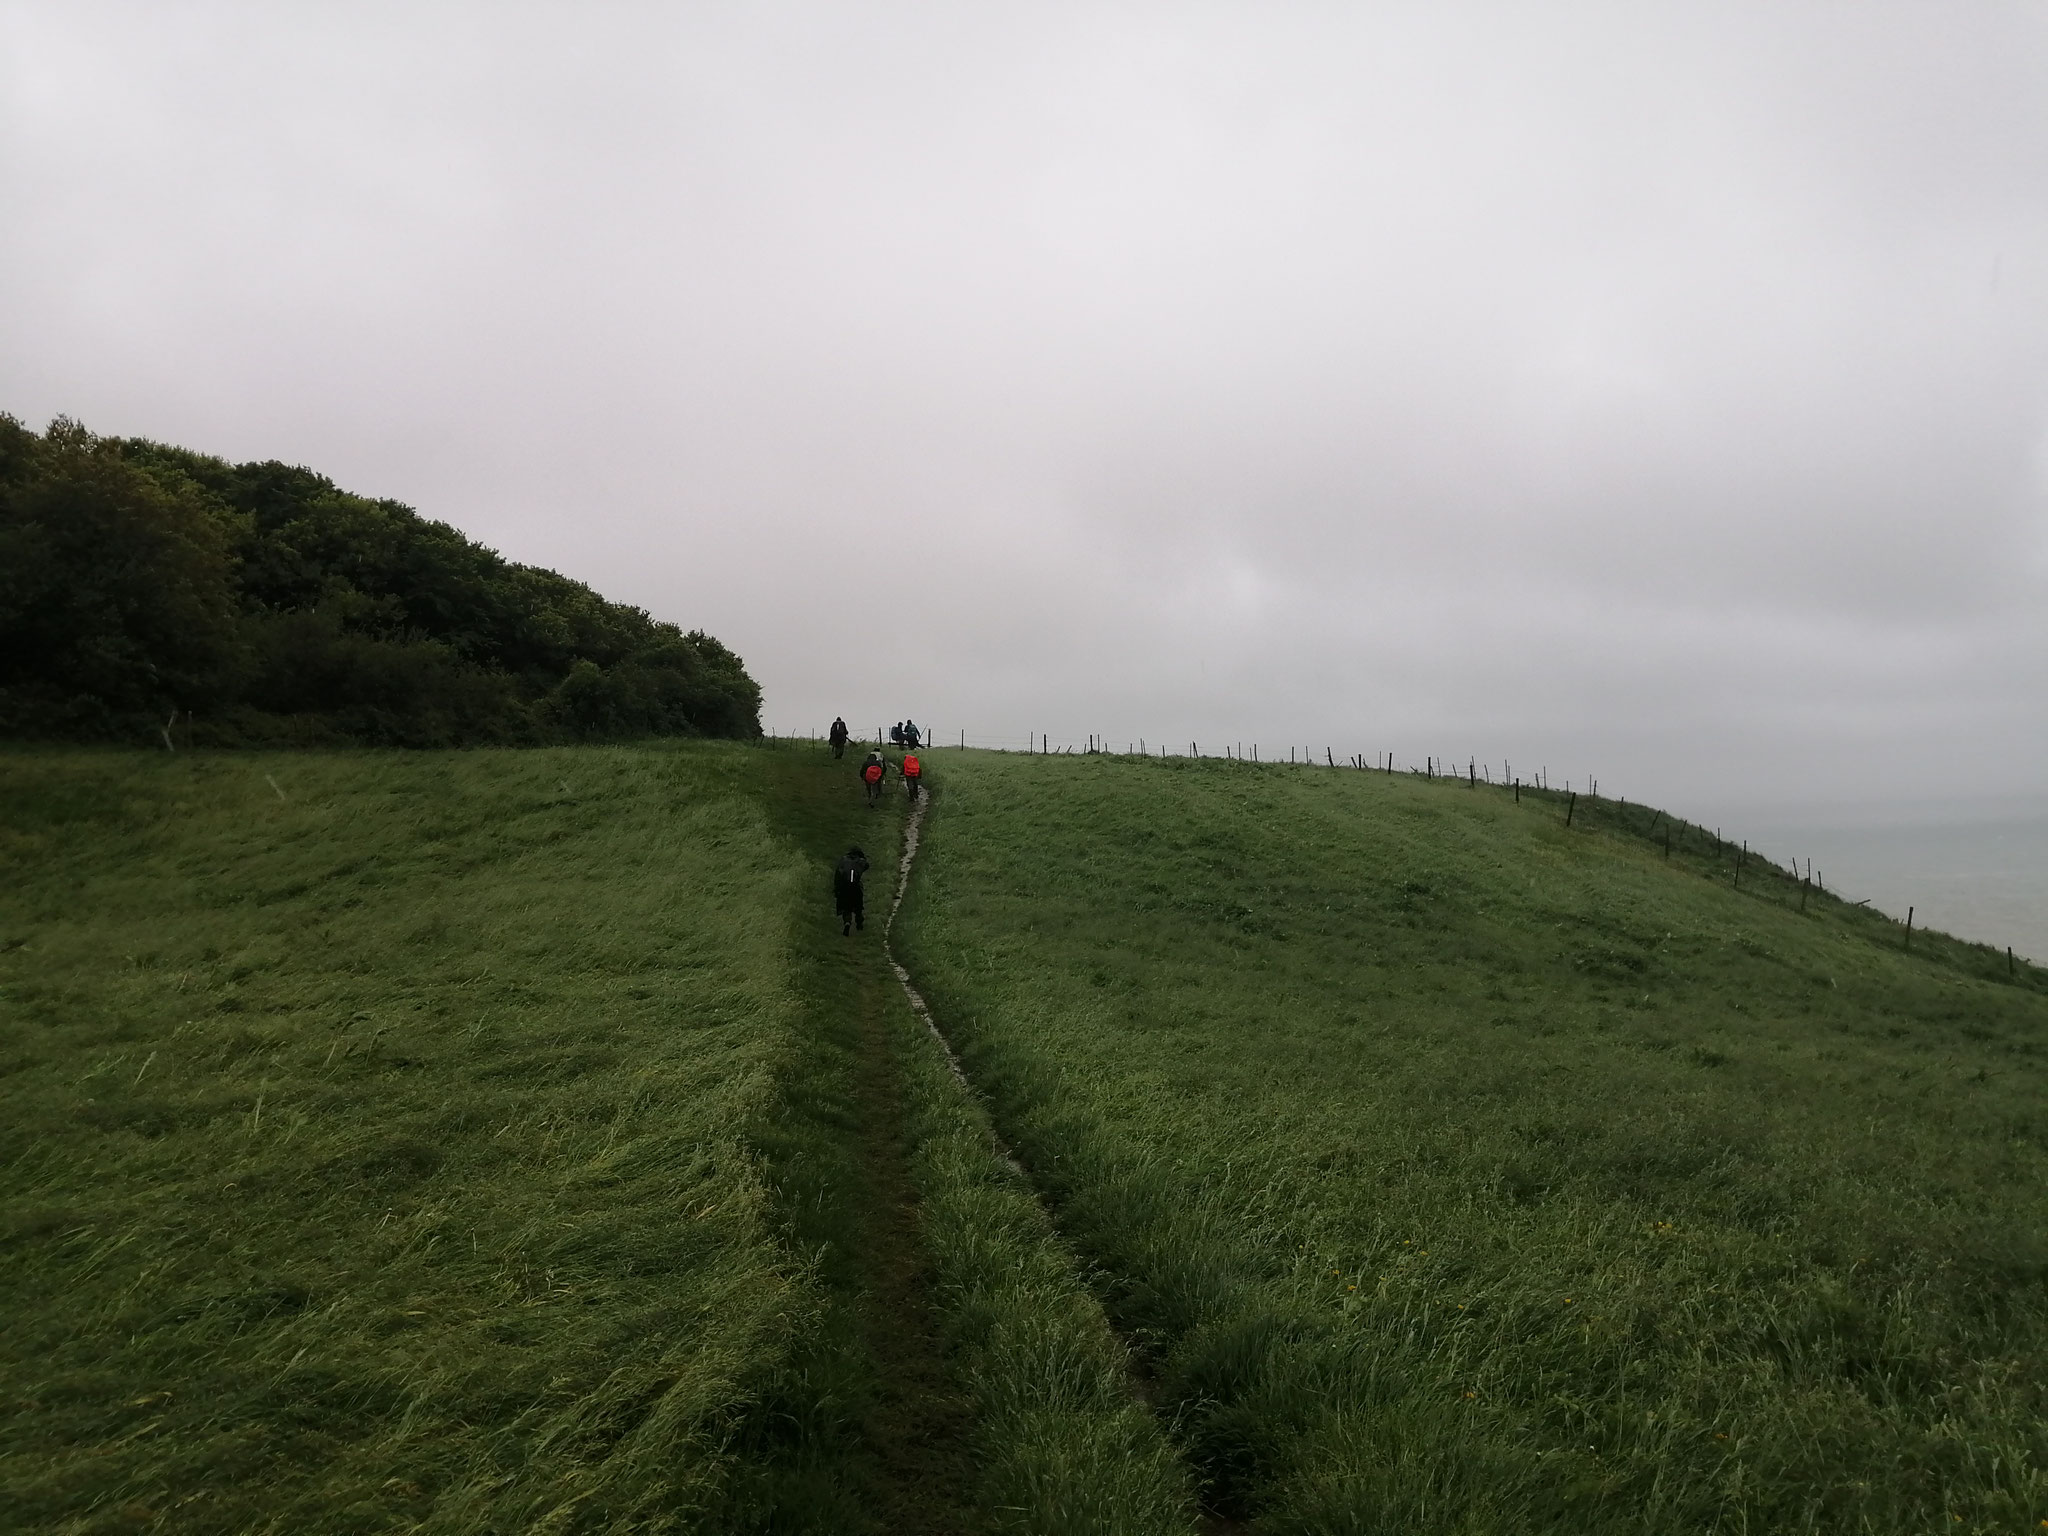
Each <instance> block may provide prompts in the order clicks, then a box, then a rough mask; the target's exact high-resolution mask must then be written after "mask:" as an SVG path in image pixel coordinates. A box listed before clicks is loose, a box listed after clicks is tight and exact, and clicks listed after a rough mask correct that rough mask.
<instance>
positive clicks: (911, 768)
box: [903, 752, 924, 779]
mask: <svg viewBox="0 0 2048 1536" xmlns="http://www.w3.org/2000/svg"><path fill="white" fill-rule="evenodd" d="M923 771H924V770H923V769H921V768H919V767H918V766H917V754H916V753H915V752H912V753H910V754H908V755H907V756H905V758H904V759H903V777H905V778H906V779H914V778H916V777H917V776H918V774H920V773H922V772H923Z"/></svg>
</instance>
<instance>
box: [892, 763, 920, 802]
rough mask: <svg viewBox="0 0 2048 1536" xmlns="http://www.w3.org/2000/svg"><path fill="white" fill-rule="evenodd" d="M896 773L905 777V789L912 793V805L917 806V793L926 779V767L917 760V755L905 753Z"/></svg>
mask: <svg viewBox="0 0 2048 1536" xmlns="http://www.w3.org/2000/svg"><path fill="white" fill-rule="evenodd" d="M896 771H897V772H898V773H900V774H902V775H903V787H904V788H905V789H907V790H909V791H910V803H911V804H912V805H915V804H917V791H918V788H919V786H920V785H921V784H922V782H923V779H924V765H923V764H922V763H920V762H918V760H917V753H915V752H905V753H904V754H903V761H902V762H901V763H899V764H897V765H896Z"/></svg>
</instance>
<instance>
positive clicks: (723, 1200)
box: [0, 743, 1190, 1536]
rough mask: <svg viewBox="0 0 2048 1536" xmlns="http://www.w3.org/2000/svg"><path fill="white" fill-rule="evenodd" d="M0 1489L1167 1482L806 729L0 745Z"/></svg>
mask: <svg viewBox="0 0 2048 1536" xmlns="http://www.w3.org/2000/svg"><path fill="white" fill-rule="evenodd" d="M0 804H4V808H5V814H4V818H0V1009H4V1019H0V1029H4V1033H0V1167H4V1174H0V1177H4V1181H5V1182H4V1198H0V1240H4V1246H0V1306H4V1308H5V1311H6V1316H7V1318H8V1326H7V1328H6V1329H5V1332H4V1344H0V1404H4V1410H5V1411H4V1412H0V1490H4V1493H0V1526H4V1527H5V1528H6V1529H9V1530H16V1529H19V1530H44V1531H63V1532H67V1533H70V1532H99V1531H106V1532H116V1531H150V1530H161V1531H178V1532H205V1531H223V1532H225V1531H235V1532H243V1531H280V1532H282V1531H291V1532H298V1531H316V1532H317V1531H337V1532H339V1531H348V1532H358V1531H379V1530H390V1531H399V1530H421V1531H451V1532H453V1531H462V1532H471V1531H480V1530H495V1531H506V1532H511V1531H561V1532H568V1531H578V1530H587V1531H599V1530H601V1531H635V1530H644V1531H657V1530H658V1531H707V1532H710V1531H716V1532H727V1531H763V1532H766V1531H773V1532H783V1533H797V1532H833V1533H861V1532H880V1531H887V1532H892V1533H898V1532H900V1533H904V1536H910V1533H919V1532H939V1531H982V1530H999V1529H1000V1530H1015V1531H1022V1532H1038V1533H1045V1536H1067V1533H1081V1532H1092V1533H1101V1536H1110V1533H1122V1532H1129V1533H1139V1536H1144V1533H1151V1532H1162V1533H1163V1532H1170V1531H1184V1530H1186V1529H1187V1528H1188V1509H1189V1505H1190V1499H1189V1491H1188V1489H1189V1484H1188V1479H1187V1477H1186V1474H1185V1472H1184V1470H1183V1468H1182V1466H1181V1464H1180V1462H1179V1461H1178V1459H1177V1457H1176V1456H1175V1454H1174V1453H1173V1451H1172V1450H1171V1448H1170V1447H1169V1446H1168V1444H1167V1442H1166V1439H1165V1437H1164V1435H1163V1434H1162V1433H1161V1431H1160V1429H1159V1427H1158V1425H1157V1424H1156V1422H1155V1421H1154V1420H1153V1419H1152V1418H1151V1417H1150V1416H1149V1415H1148V1414H1146V1413H1145V1412H1144V1411H1143V1410H1142V1409H1140V1408H1139V1407H1138V1406H1137V1405H1136V1404H1135V1402H1134V1401H1133V1399H1132V1397H1131V1395H1130V1392H1129V1384H1128V1379H1127V1378H1126V1376H1125V1375H1124V1374H1123V1364H1124V1361H1123V1356H1122V1352H1121V1347H1120V1346H1119V1345H1118V1344H1117V1342H1116V1340H1115V1338H1114V1337H1113V1335H1112V1334H1111V1333H1110V1331H1109V1329H1108V1326H1107V1324H1106V1322H1105V1320H1104V1318H1103V1315H1102V1312H1101V1310H1100V1308H1099V1306H1098V1305H1097V1304H1096V1303H1095V1301H1094V1299H1093V1297H1092V1295H1091V1294H1090V1292H1089V1291H1088V1289H1087V1288H1086V1286H1085V1285H1084V1284H1083V1283H1082V1281H1081V1278H1080V1275H1079V1272H1078V1269H1077V1266H1076V1263H1075V1260H1074V1258H1073V1256H1072V1255H1071V1254H1070V1253H1069V1252H1068V1251H1067V1250H1066V1249H1065V1248H1064V1247H1063V1246H1062V1245H1061V1244H1060V1242H1059V1241H1058V1239H1057V1237H1056V1236H1055V1235H1054V1233H1053V1232H1052V1229H1051V1227H1050V1225H1049V1224H1048V1223H1047V1222H1046V1220H1045V1217H1044V1214H1043V1212H1042V1211H1040V1210H1039V1208H1038V1207H1037V1206H1036V1204H1035V1203H1034V1201H1033V1199H1032V1196H1031V1193H1030V1191H1029V1190H1028V1188H1026V1187H1025V1186H1024V1185H1023V1184H1022V1183H1021V1182H1020V1181H1019V1180H1018V1179H1017V1177H1016V1175H1015V1174H1014V1173H1013V1172H1012V1171H1011V1170H1009V1169H1008V1168H1007V1167H1006V1166H1005V1165H1004V1164H1003V1163H1002V1161H1001V1159H1000V1157H999V1156H998V1154H997V1152H996V1149H995V1147H994V1145H993V1143H992V1142H991V1140H990V1139H989V1136H988V1131H987V1125H986V1122H985V1120H982V1119H980V1118H978V1113H979V1112H978V1110H977V1109H976V1108H975V1106H974V1103H973V1101H972V1100H971V1098H970V1097H969V1095H968V1094H967V1093H966V1091H965V1090H964V1089H963V1088H962V1087H961V1085H959V1084H958V1083H957V1082H956V1081H954V1080H953V1079H952V1078H951V1076H950V1075H949V1074H948V1073H947V1072H946V1070H945V1068H944V1065H943V1058H942V1055H941V1053H940V1051H939V1048H938V1047H937V1045H936V1044H935V1043H934V1042H933V1041H932V1040H931V1039H930V1037H929V1036H928V1035H927V1034H926V1033H925V1031H924V1030H923V1028H922V1026H921V1025H919V1024H918V1023H917V1022H916V1021H915V1019H914V1018H913V1016H912V1015H911V1013H910V1011H909V1009H908V1008H907V1006H906V1005H905V1004H904V1002H903V999H902V996H901V994H900V992H899V991H898V990H897V988H896V985H895V982H894V979H893V977H892V976H891V975H890V973H889V972H888V970H887V968H886V966H885V965H884V964H883V962H882V959H881V955H880V945H879V934H878V932H877V930H876V926H875V925H873V924H871V926H870V929H869V931H868V933H867V934H865V935H863V936H862V937H861V938H859V939H856V940H843V939H842V938H841V937H840V934H839V930H838V926H837V924H836V922H834V921H833V920H832V917H831V913H830V903H829V901H828V899H827V873H828V871H829V868H830V860H831V857H832V856H833V855H835V854H836V853H837V852H839V851H840V850H841V849H842V848H843V847H844V846H845V844H846V842H847V841H849V840H852V839H855V838H858V839H859V840H861V841H863V842H864V843H865V845H866V846H867V847H868V849H869V852H870V853H871V854H872V855H873V856H874V858H875V862H876V874H875V876H874V877H872V878H873V884H874V895H873V897H872V898H871V900H872V901H873V903H874V905H875V906H876V907H877V908H883V907H885V905H886V896H887V893H888V891H889V889H890V888H891V884H892V878H893V872H894V864H895V851H896V848H897V844H898V838H899V832H900V826H901V806H900V802H896V801H892V802H891V803H890V804H889V806H888V807H887V808H886V809H885V810H884V811H882V812H869V811H868V810H866V809H865V807H864V806H863V805H862V804H861V800H860V795H859V791H858V789H857V788H856V787H855V786H854V784H853V783H852V781H851V778H850V776H848V775H847V774H846V773H845V772H844V771H843V765H840V767H839V768H838V769H835V768H834V767H833V766H832V765H831V764H830V760H829V759H828V758H825V757H823V755H822V754H816V753H808V752H805V751H802V750H798V749H792V748H783V749H781V750H777V749H774V748H770V747H766V746H760V747H742V746H736V745H732V744H720V743H701V744H694V745H666V746H661V747H656V748H648V749H627V748H604V749H565V750H560V751H536V752H474V753H450V754H402V755H400V754H384V753H369V752H361V753H303V754H284V753H280V754H242V755H233V756H226V755H222V756H210V755H203V754H202V755H198V756H189V755H180V756H177V757H171V756H168V755H163V756H152V755H146V754H117V753H90V752H65V751H53V752H41V751H20V752H10V753H6V754H0Z"/></svg>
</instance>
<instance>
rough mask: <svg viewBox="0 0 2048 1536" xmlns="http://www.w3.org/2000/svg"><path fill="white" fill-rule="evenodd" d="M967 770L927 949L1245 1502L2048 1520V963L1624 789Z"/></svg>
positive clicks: (983, 1056)
mask: <svg viewBox="0 0 2048 1536" xmlns="http://www.w3.org/2000/svg"><path fill="white" fill-rule="evenodd" d="M943 756H944V761H943V763H942V764H941V765H940V766H941V767H943V769H944V770H945V776H944V780H943V782H944V786H945V793H944V795H943V796H942V798H941V799H940V800H939V802H938V805H937V808H936V810H935V813H934V815H933V818H932V821H931V824H930V825H929V827H928V828H927V836H928V838H929V848H928V852H927V853H926V855H925V859H926V862H925V864H924V865H923V866H922V868H921V871H920V875H919V880H918V882H917V883H916V884H915V885H914V886H913V891H912V896H911V901H910V904H909V905H908V906H907V907H906V913H905V916H906V923H907V925H908V930H909V931H908V934H907V935H906V942H905V945H904V948H905V952H906V958H907V963H909V964H910V966H911V968H912V970H913V971H914V972H915V973H916V974H917V975H918V977H919V980H920V984H921V985H923V986H924V987H925V989H926V991H927V993H928V994H929V995H930V996H931V997H932V1000H933V1002H934V1005H935V1007H936V1008H937V1010H938V1013H939V1016H940V1018H941V1020H942V1021H944V1022H945V1023H946V1025H947V1026H948V1028H949V1030H950V1031H951V1032H952V1034H953V1036H954V1038H955V1040H956V1043H957V1044H958V1045H959V1047H960V1049H961V1052H962V1055H963V1057H964V1059H965V1060H966V1062H967V1065H968V1068H969V1071H970V1073H971V1075H973V1077H974V1078H975V1080H976V1081H977V1083H978V1084H979V1085H980V1086H981V1087H982V1088H983V1089H984V1090H985V1091H986V1092H987V1094H988V1095H989V1098H990V1101H991V1103H992V1106H993V1109H994V1112H995V1117H996V1120H997V1123H998V1124H999V1125H1000V1126H1001V1128H1002V1129H1003V1131H1004V1132H1005V1134H1006V1135H1007V1136H1008V1137H1009V1138H1010V1139H1011V1140H1012V1141H1013V1143H1015V1144H1016V1145H1017V1147H1018V1148H1019V1150H1020V1152H1021V1154H1022V1156H1023V1158H1024V1160H1025V1162H1026V1163H1027V1165H1028V1166H1029V1167H1030V1169H1031V1171H1032V1174H1033V1177H1034V1179H1035V1180H1036V1181H1037V1182H1038V1183H1039V1184H1040V1185H1041V1186H1042V1187H1043V1188H1044V1189H1045V1190H1046V1191H1047V1192H1048V1193H1049V1194H1050V1196H1051V1197H1052V1199H1053V1200H1054V1202H1055V1207H1056V1212H1057V1219H1058V1221H1059V1224H1060V1227H1061V1229H1062V1231H1063V1232H1064V1234H1065V1235H1066V1236H1067V1237H1068V1238H1069V1239H1070V1240H1072V1241H1073V1242H1074V1243H1076V1244H1077V1245H1078V1246H1079V1248H1080V1249H1081V1251H1082V1252H1083V1254H1084V1256H1085V1257H1086V1258H1087V1259H1088V1260H1089V1261H1090V1262H1091V1263H1092V1264H1093V1265H1095V1266H1096V1268H1097V1277H1096V1278H1097V1284H1098V1286H1099V1288H1100V1290H1101V1292H1102V1294H1103V1295H1104V1296H1105V1298H1106V1300H1107V1302H1108V1306H1109V1310H1110V1312H1111V1315H1112V1316H1113V1318H1114V1319H1115V1321H1116V1322H1117V1323H1118V1325H1119V1326H1120V1328H1121V1329H1122V1330H1123V1331H1124V1332H1125V1333H1126V1335H1127V1336H1129V1337H1130V1338H1132V1339H1134V1340H1136V1341H1137V1342H1138V1344H1139V1346H1140V1348H1141V1351H1142V1353H1143V1355H1144V1357H1145V1360H1146V1362H1147V1364H1148V1367H1149V1369H1150V1370H1151V1371H1152V1372H1153V1373H1154V1374H1155V1376H1156V1391H1157V1393H1158V1396H1159V1400H1160V1406H1161V1411H1162V1413H1163V1414H1164V1415H1165V1416H1166V1417H1168V1418H1169V1420H1170V1421H1171V1422H1172V1423H1173V1424H1174V1425H1175V1426H1176V1432H1177V1434H1178V1437H1179V1439H1180V1442H1181V1444H1182V1445H1183V1446H1184V1448H1185V1450H1186V1452H1187V1454H1188V1455H1189V1457H1190V1459H1191V1460H1192V1461H1193V1463H1194V1464H1195V1466H1196V1468H1197V1470H1198V1472H1199V1474H1200V1476H1201V1477H1202V1479H1203V1482H1204V1486H1205V1489H1206V1493H1207V1497H1208V1498H1209V1499H1210V1501H1211V1502H1212V1504H1214V1505H1215V1506H1217V1507H1220V1508H1222V1509H1224V1510H1226V1511H1229V1512H1232V1513H1235V1514H1239V1515H1251V1516H1255V1517H1256V1519H1257V1528H1258V1529H1260V1530H1261V1531H1268V1532H1295V1531H1300V1532H1311V1531H1313V1532H1340V1531H1361V1532H1363V1531H1395V1530H1400V1531H1410V1530H1436V1531H1471V1532H1480V1531H1536V1530H1555V1531H1572V1532H1607V1531H1613V1532H1623V1531H1627V1532H1669V1531H1680V1530H1683V1531H1729V1532H1734V1531H1763V1530H1770V1531H1802V1530H1814V1531H1857V1532H1865V1531H1868V1532H1892V1531H1897V1532H1905V1531H1928V1530H1935V1529H1940V1530H1957V1531H2017V1530H2022V1529H2036V1528H2037V1524H2038V1522H2040V1521H2042V1520H2043V1519H2044V1518H2048V1482H2044V1477H2043V1471H2042V1469H2043V1467H2044V1465H2048V1434H2044V1430H2043V1425H2044V1422H2048V1392H2044V1383H2048V1239H2044V1232H2048V1198H2044V1189H2048V1184H2044V1176H2048V1108H2044V1103H2048V1100H2044V1094H2043V1089H2044V1086H2048V1084H2044V1081H2043V1077H2044V1074H2043V1066H2044V1059H2048V1058H2044V1046H2048V993H2044V989H2043V985H2042V978H2041V975H2040V973H2038V972H2032V971H2024V970H2023V971H2022V972H2021V973H2020V974H2019V976H2018V978H2017V979H2016V981H2012V982H2009V981H2008V980H2007V979H2006V976H2005V971H2004V962H2003V957H2002V956H1999V957H1993V956H1992V955H1991V954H1990V952H1989V951H1988V950H1985V949H1984V948H1983V947H1982V946H1972V945H1966V944H1962V943H1960V942H1957V941H1954V940H1949V939H1946V938H1944V937H1942V936H1938V935H1916V936H1915V937H1914V940H1913V948H1912V949H1911V951H1905V950H1903V949H1902V948H1901V942H1902V939H1903V935H1902V933H1901V932H1900V930H1899V929H1898V927H1897V926H1896V925H1894V924H1891V923H1888V922H1886V921H1884V920H1883V919H1880V918H1877V917H1875V916H1873V915H1871V914H1869V913H1867V912H1864V911H1861V910H1859V909H1854V908H1848V907H1844V906H1842V905H1841V904H1840V903H1838V902H1835V901H1834V900H1832V899H1831V898H1826V897H1819V896H1815V897H1812V898H1810V899H1809V900H1808V903H1807V908H1806V910H1805V911H1804V912H1801V911H1800V910H1799V909H1798V903H1799V893H1798V889H1797V887H1796V885H1794V884H1793V883H1791V882H1790V881H1789V880H1787V879H1786V878H1785V877H1784V876H1783V873H1782V872H1775V871H1772V870H1770V869H1768V868H1767V867H1760V866H1759V865H1758V864H1756V863H1754V862H1752V864H1751V865H1750V866H1749V868H1748V869H1747V870H1746V872H1745V874H1744V877H1743V879H1744V888H1743V889H1742V890H1741V891H1739V892H1738V891H1736V890H1734V889H1732V888H1731V885H1730V878H1731V876H1732V873H1733V871H1732V868H1731V867H1730V866H1729V865H1728V864H1727V863H1726V862H1725V860H1724V859H1723V858H1722V857H1721V855H1722V852H1723V850H1721V849H1719V848H1717V847H1715V846H1714V845H1712V844H1711V841H1710V840H1703V839H1702V837H1701V834H1700V832H1699V829H1696V828H1688V829H1683V830H1682V831H1681V834H1680V836H1679V838H1678V839H1677V840H1676V845H1675V847H1674V851H1673V855H1672V857H1671V858H1670V860H1669V861H1668V862H1667V860H1666V858H1665V856H1664V852H1663V847H1662V834H1663V827H1662V826H1661V825H1652V821H1653V818H1652V816H1651V813H1646V812H1632V811H1623V810H1622V809H1621V808H1619V807H1615V806H1612V805H1609V804H1608V803H1606V802H1598V803H1595V804H1592V805H1589V804H1587V803H1586V802H1583V801H1582V802H1580V804H1579V805H1578V807H1577V808H1576V811H1575V814H1574V825H1573V826H1572V827H1571V828H1569V829H1568V828H1566V827H1565V826H1564V825H1563V824H1562V821H1563V815H1562V810H1563V807H1562V806H1561V805H1558V804H1556V803H1553V802H1552V801H1551V800H1549V799H1547V798H1545V797H1537V796H1529V797H1526V798H1525V801H1524V803H1523V804H1522V805H1520V806H1517V805H1515V804H1514V803H1513V801H1512V799H1511V798H1510V796H1509V795H1508V794H1507V792H1505V791H1501V790H1498V789H1487V788H1484V787H1481V788H1479V789H1467V788H1466V787H1465V786H1464V785H1463V784H1458V785H1456V786H1455V787H1454V786H1452V785H1450V784H1446V783H1444V782H1441V781H1439V782H1436V783H1426V782H1422V781H1418V780H1415V779H1412V778H1409V777H1406V776H1402V777H1388V776H1383V775H1378V774H1368V773H1357V772H1349V771H1341V770H1329V769H1314V770H1309V769H1287V768H1264V769H1260V768H1254V767H1250V766H1247V765H1241V764H1234V763H1219V762H1214V761H1210V762H1188V761H1167V762H1162V761H1156V760H1154V761H1142V760H1140V761H1132V760H1118V759H1105V758H1084V759H1078V760H1077V759H1045V758H1037V759H1033V758H1004V757H997V756H992V755H981V754H972V753H969V754H960V755H958V756H955V755H954V754H951V753H948V754H944V755H943ZM1557 798H1558V799H1560V800H1561V799H1562V797H1557ZM1994 961H1995V963H1994Z"/></svg>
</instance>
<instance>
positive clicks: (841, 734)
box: [826, 719, 853, 757]
mask: <svg viewBox="0 0 2048 1536" xmlns="http://www.w3.org/2000/svg"><path fill="white" fill-rule="evenodd" d="M851 734H853V733H852V732H850V731H849V730H847V728H846V722H845V721H844V720H840V719H835V720H833V722H832V729H831V730H830V731H828V732H827V733H826V739H827V740H828V741H830V742H831V743H832V755H833V756H834V757H844V756H846V738H847V737H848V736H850V735H851Z"/></svg>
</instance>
